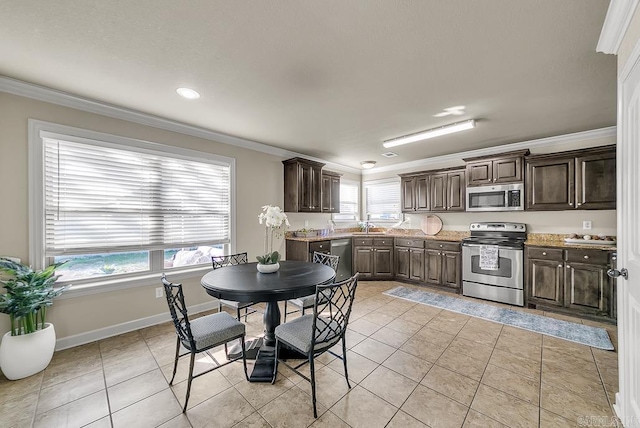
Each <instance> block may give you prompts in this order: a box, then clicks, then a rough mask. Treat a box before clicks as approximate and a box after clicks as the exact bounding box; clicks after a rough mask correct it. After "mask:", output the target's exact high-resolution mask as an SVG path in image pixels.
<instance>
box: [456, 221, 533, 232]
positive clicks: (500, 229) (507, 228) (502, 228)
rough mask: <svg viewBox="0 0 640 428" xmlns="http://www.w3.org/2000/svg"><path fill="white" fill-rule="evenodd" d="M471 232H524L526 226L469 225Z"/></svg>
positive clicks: (489, 223) (500, 224)
mask: <svg viewBox="0 0 640 428" xmlns="http://www.w3.org/2000/svg"><path fill="white" fill-rule="evenodd" d="M469 228H470V229H471V231H472V232H473V231H484V232H526V231H527V225H526V224H524V223H493V222H482V223H471V226H470V227H469Z"/></svg>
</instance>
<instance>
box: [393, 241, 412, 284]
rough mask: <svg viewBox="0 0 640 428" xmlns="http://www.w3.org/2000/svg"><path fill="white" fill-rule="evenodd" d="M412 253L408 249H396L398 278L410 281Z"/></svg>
mask: <svg viewBox="0 0 640 428" xmlns="http://www.w3.org/2000/svg"><path fill="white" fill-rule="evenodd" d="M410 260H411V259H410V253H409V248H407V247H396V278H402V279H409V276H410V272H411V271H410V264H411V261H410Z"/></svg>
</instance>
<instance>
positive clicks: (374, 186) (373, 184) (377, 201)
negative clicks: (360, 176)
mask: <svg viewBox="0 0 640 428" xmlns="http://www.w3.org/2000/svg"><path fill="white" fill-rule="evenodd" d="M364 189H365V207H364V212H365V217H364V218H367V216H368V219H369V220H371V221H378V222H383V221H394V222H395V221H397V220H399V219H400V212H401V210H400V181H398V180H395V179H393V180H378V181H369V182H365V183H364Z"/></svg>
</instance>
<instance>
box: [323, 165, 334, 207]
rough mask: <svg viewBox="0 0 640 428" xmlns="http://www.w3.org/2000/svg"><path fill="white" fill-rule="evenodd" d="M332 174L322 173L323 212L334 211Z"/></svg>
mask: <svg viewBox="0 0 640 428" xmlns="http://www.w3.org/2000/svg"><path fill="white" fill-rule="evenodd" d="M331 178H332V177H331V176H330V175H324V174H322V212H323V213H331V212H333V204H332V199H331V198H332V194H331V192H332V190H333V189H332V188H331Z"/></svg>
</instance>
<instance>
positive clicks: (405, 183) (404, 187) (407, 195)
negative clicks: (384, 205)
mask: <svg viewBox="0 0 640 428" xmlns="http://www.w3.org/2000/svg"><path fill="white" fill-rule="evenodd" d="M415 184H416V180H415V177H402V179H401V180H400V199H401V205H402V212H403V213H404V212H414V211H415V201H414V197H415Z"/></svg>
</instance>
